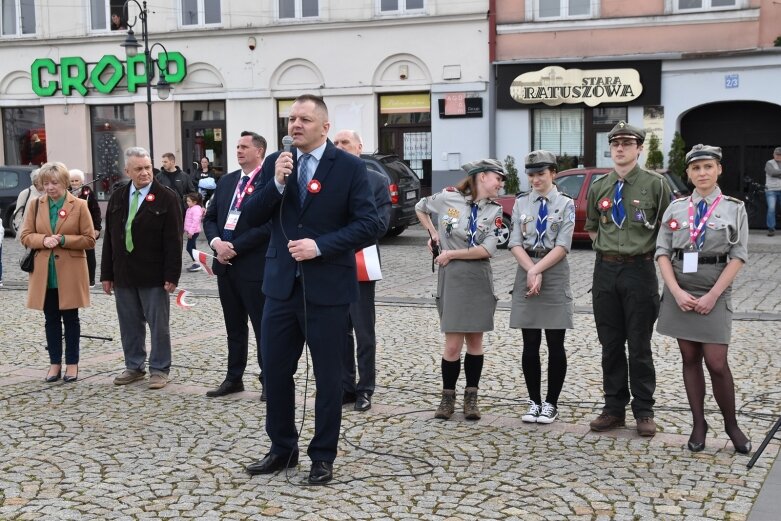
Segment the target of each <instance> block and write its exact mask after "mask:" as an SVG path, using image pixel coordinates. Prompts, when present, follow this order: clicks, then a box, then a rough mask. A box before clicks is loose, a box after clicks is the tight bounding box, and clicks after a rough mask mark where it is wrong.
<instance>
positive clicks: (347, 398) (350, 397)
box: [342, 393, 356, 405]
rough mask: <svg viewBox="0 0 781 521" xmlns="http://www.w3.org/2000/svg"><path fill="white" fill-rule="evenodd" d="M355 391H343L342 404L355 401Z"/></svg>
mask: <svg viewBox="0 0 781 521" xmlns="http://www.w3.org/2000/svg"><path fill="white" fill-rule="evenodd" d="M355 399H356V396H355V393H342V405H347V404H348V403H355Z"/></svg>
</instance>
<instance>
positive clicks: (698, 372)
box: [656, 145, 751, 454]
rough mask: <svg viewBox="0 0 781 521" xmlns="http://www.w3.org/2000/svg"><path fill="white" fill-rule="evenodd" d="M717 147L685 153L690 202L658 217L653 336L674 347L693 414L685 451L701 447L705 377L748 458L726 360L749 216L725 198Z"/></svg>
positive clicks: (731, 433)
mask: <svg viewBox="0 0 781 521" xmlns="http://www.w3.org/2000/svg"><path fill="white" fill-rule="evenodd" d="M721 172H722V168H721V148H719V147H713V146H709V145H695V146H694V147H693V148H692V149H691V150H690V151H689V153H688V154H686V174H687V175H688V176H689V181H691V183H692V184H693V185H694V191H693V192H692V195H691V196H689V197H686V198H683V199H677V200H675V201H673V202H672V203H671V204H670V206H669V207H668V208H667V210H666V211H665V212H664V217H662V223H663V224H662V229H661V231H660V232H659V237H658V238H657V240H656V261H657V262H658V263H659V270H660V271H661V273H662V278H663V279H664V293H663V294H662V303H661V309H660V311H659V322H658V324H657V327H656V329H657V331H658V332H659V333H661V334H663V335H667V336H671V337H674V338H676V339H677V340H678V347H679V348H680V350H681V358H682V361H683V383H684V386H685V387H686V396H687V398H688V399H689V407H690V408H691V411H692V420H693V424H694V425H693V427H692V432H691V436H690V437H689V442H688V443H687V446H688V447H689V450H690V451H692V452H699V451H701V450H703V449H704V448H705V435H706V434H707V432H708V422H707V421H705V375H704V373H703V370H702V362H703V360H704V361H705V366H706V367H707V368H708V373H709V374H710V379H711V384H712V385H713V397H714V398H715V399H716V403H717V404H718V405H719V409H721V414H722V416H723V417H724V429H725V430H726V431H727V435H728V436H729V438H730V440H732V445H733V446H734V447H735V450H736V451H737V452H739V453H741V454H748V453H749V452H751V442H750V441H749V439H748V438H747V437H746V435H745V434H743V431H741V430H740V427H738V422H737V419H736V417H735V384H734V382H733V379H732V372H731V371H730V368H729V363H728V361H727V349H728V347H729V342H730V338H731V333H732V302H731V300H732V281H733V280H735V277H736V276H737V274H738V272H739V271H740V269H741V268H742V267H743V265H744V264H745V263H746V261H747V260H748V217H747V216H746V207H745V205H744V204H743V201H741V200H739V199H735V198H733V197H729V196H726V195H723V194H722V193H721V189H720V188H719V185H718V179H719V176H720V175H721Z"/></svg>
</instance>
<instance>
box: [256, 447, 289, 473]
mask: <svg viewBox="0 0 781 521" xmlns="http://www.w3.org/2000/svg"><path fill="white" fill-rule="evenodd" d="M296 465H298V451H296V452H294V453H293V454H292V456H291V455H285V456H280V455H278V454H272V453H271V452H269V453H268V454H266V456H265V457H264V458H263V459H262V460H260V461H256V462H254V463H250V464H249V465H247V473H248V474H249V475H250V476H257V475H258V474H271V473H272V472H276V471H278V470H282V469H286V468H287V469H290V468H293V467H295V466H296Z"/></svg>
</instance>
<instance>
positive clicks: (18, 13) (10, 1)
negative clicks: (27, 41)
mask: <svg viewBox="0 0 781 521" xmlns="http://www.w3.org/2000/svg"><path fill="white" fill-rule="evenodd" d="M0 1H1V2H2V6H0V27H2V35H3V36H22V35H25V34H35V0H0Z"/></svg>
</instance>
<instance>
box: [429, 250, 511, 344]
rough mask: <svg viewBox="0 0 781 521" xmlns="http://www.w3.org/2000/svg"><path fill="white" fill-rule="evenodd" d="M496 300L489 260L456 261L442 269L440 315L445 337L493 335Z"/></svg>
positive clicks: (438, 288)
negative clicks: (446, 335)
mask: <svg viewBox="0 0 781 521" xmlns="http://www.w3.org/2000/svg"><path fill="white" fill-rule="evenodd" d="M496 300H497V299H496V296H494V279H493V272H492V271H491V262H490V261H489V260H488V259H480V260H452V261H450V262H448V263H447V265H445V266H440V267H439V274H438V281H437V311H439V319H440V330H441V331H442V332H443V333H480V332H484V331H493V329H494V311H496Z"/></svg>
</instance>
